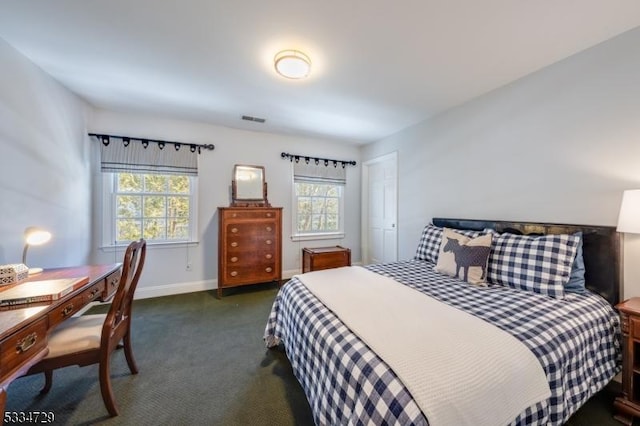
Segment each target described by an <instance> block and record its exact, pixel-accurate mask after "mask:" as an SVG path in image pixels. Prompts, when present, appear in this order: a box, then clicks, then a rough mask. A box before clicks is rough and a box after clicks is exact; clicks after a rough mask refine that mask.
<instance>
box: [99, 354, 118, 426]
mask: <svg viewBox="0 0 640 426" xmlns="http://www.w3.org/2000/svg"><path fill="white" fill-rule="evenodd" d="M110 362H111V357H110V355H107V356H105V357H103V358H102V359H101V360H100V392H101V393H102V400H103V401H104V405H105V407H106V408H107V411H108V412H109V415H110V416H111V417H115V416H117V415H118V414H119V413H118V407H117V406H116V401H115V398H114V397H113V389H111V375H110V373H109V364H110Z"/></svg>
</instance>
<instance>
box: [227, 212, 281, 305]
mask: <svg viewBox="0 0 640 426" xmlns="http://www.w3.org/2000/svg"><path fill="white" fill-rule="evenodd" d="M218 215H219V234H218V298H220V297H222V290H223V289H225V288H229V287H237V286H241V285H247V284H257V283H264V282H270V281H277V282H278V284H280V281H281V280H282V207H219V208H218Z"/></svg>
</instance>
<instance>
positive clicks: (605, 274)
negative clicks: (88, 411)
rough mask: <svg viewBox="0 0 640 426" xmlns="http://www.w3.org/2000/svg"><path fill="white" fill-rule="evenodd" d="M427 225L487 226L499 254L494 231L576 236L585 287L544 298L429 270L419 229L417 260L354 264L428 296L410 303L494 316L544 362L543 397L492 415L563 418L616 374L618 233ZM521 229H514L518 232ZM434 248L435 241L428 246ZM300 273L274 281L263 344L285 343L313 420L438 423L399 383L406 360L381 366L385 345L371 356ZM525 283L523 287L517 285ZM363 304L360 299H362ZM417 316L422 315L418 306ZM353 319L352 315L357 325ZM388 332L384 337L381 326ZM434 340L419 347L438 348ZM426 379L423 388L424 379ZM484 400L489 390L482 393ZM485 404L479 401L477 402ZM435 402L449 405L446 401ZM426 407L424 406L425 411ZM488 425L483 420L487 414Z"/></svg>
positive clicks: (451, 332) (431, 323)
mask: <svg viewBox="0 0 640 426" xmlns="http://www.w3.org/2000/svg"><path fill="white" fill-rule="evenodd" d="M428 226H429V227H433V228H434V229H440V230H442V229H445V228H449V229H453V230H465V231H460V232H463V233H464V232H469V233H470V234H469V235H472V234H473V233H475V234H474V235H486V234H491V235H493V240H492V241H493V243H492V244H493V245H492V249H491V250H492V252H491V256H498V254H496V253H497V252H498V251H499V250H498V249H497V248H496V247H497V246H498V244H497V243H496V241H498V240H497V239H498V238H504V239H505V241H510V240H509V239H514V238H523V239H524V238H529V239H536V238H540V239H542V238H556V237H560V236H562V237H564V236H567V235H569V236H575V235H579V236H580V239H581V244H582V246H581V251H582V257H583V259H584V281H585V282H586V284H585V287H586V289H585V290H584V291H580V292H572V291H568V290H567V291H566V292H564V293H563V294H562V296H561V297H557V296H555V297H550V296H549V295H548V294H540V293H538V292H535V291H527V290H526V289H523V288H513V287H510V286H508V285H500V284H489V285H487V286H477V285H471V284H469V283H467V282H463V281H461V280H460V279H459V278H454V277H451V276H448V275H444V274H441V273H438V272H435V271H434V266H435V265H436V264H435V263H434V262H432V261H429V260H425V259H423V258H421V256H420V255H419V254H420V253H421V252H424V251H425V247H426V246H428V245H429V244H431V245H433V246H438V245H439V244H440V243H439V242H436V243H434V242H433V241H431V242H429V241H427V240H428V239H425V234H426V232H427V227H425V231H424V232H423V236H422V238H421V240H420V244H419V246H418V250H417V253H416V258H414V259H411V260H406V261H399V262H393V263H387V264H376V265H366V266H365V267H363V268H361V269H363V270H366V273H369V274H370V273H375V274H374V275H376V276H380V277H385V279H391V280H393V281H394V282H395V283H396V284H398V283H400V284H401V287H402V288H403V289H404V288H406V289H410V290H408V291H410V292H411V294H418V293H415V292H416V291H417V292H419V293H421V294H423V295H426V296H428V297H425V298H423V297H414V298H415V299H428V300H429V301H430V302H432V301H433V300H435V301H437V302H436V303H438V304H439V306H440V305H443V308H446V309H449V310H451V309H453V310H456V311H458V310H459V311H462V312H464V315H465V316H468V317H473V318H475V320H476V321H477V319H480V320H481V321H480V322H481V323H482V324H484V325H485V326H486V324H491V326H490V327H491V328H492V329H496V330H499V333H503V334H508V335H509V338H511V339H513V338H515V339H514V340H517V341H518V342H519V343H518V344H519V345H521V346H523V347H526V348H527V349H528V351H527V352H528V353H529V354H533V356H534V357H535V359H537V363H536V364H537V365H538V368H540V367H541V370H542V372H543V373H542V374H543V377H544V381H545V385H546V386H548V396H546V397H545V398H543V399H540V400H537V401H536V402H535V403H531V404H530V405H527V406H525V407H522V410H520V409H518V410H519V411H516V412H517V413H518V414H517V415H514V416H513V417H510V418H509V420H508V421H504V422H503V421H502V420H501V421H500V423H502V424H527V425H529V424H534V425H547V424H552V425H560V424H563V423H565V422H566V421H567V419H568V418H569V417H570V416H571V415H572V414H573V413H574V412H575V411H576V410H577V409H578V408H580V406H582V405H583V404H584V403H585V402H586V401H587V400H588V399H589V398H590V397H591V396H593V395H594V394H595V393H597V392H598V391H599V390H601V389H602V388H603V387H604V386H605V385H606V384H607V383H608V382H609V381H610V380H611V379H612V378H613V377H614V376H615V374H617V373H618V372H619V371H620V368H621V354H620V329H619V328H620V324H619V318H618V316H617V314H616V312H615V311H614V309H613V308H612V306H613V305H615V304H616V303H617V302H618V301H619V297H620V282H621V278H620V277H621V271H620V267H621V261H620V240H619V236H618V234H617V233H616V231H615V228H613V227H601V226H582V225H558V224H543V223H524V222H504V221H476V220H460V219H444V218H435V219H433V221H432V223H431V224H430V225H428ZM520 235H521V236H522V237H516V236H520ZM498 236H502V237H498ZM571 241H573V240H571ZM427 248H428V247H427ZM438 248H440V247H435V249H438ZM433 249H434V247H431V250H433ZM421 250H422V251H421ZM554 250H555V246H554ZM576 251H577V249H575V251H573V252H572V253H573V255H572V256H573V257H572V259H573V260H572V265H571V273H572V274H573V273H574V272H575V271H574V269H575V261H577V257H576ZM521 254H522V253H520V254H519V256H520V255H521ZM525 256H528V253H525ZM558 257H561V256H560V255H558ZM491 259H492V258H491V257H490V258H489V268H488V269H489V272H491V265H492V263H495V264H498V261H497V260H495V261H494V260H491ZM495 259H498V257H496V258H495ZM509 265H511V266H509V268H507V269H508V272H509V274H512V273H513V270H515V269H518V268H519V267H520V266H518V265H516V266H513V264H512V263H509ZM351 268H357V267H351ZM340 269H346V268H340ZM494 269H495V268H494ZM321 272H322V273H325V272H326V274H327V275H326V277H327V279H329V280H332V281H333V280H334V278H333V277H336V276H337V275H330V274H332V273H338V272H341V271H331V270H329V271H320V272H313V273H311V274H315V275H314V279H316V280H321V279H322V278H323V276H322V275H319V273H321ZM345 272H346V271H345ZM494 272H495V271H494ZM360 273H363V274H364V273H365V272H360ZM305 275H306V274H303V275H301V276H296V277H293V278H292V279H291V280H290V281H289V282H288V283H287V284H286V285H284V286H283V287H282V288H281V289H280V291H279V293H278V295H277V297H276V299H275V301H274V304H273V307H272V310H271V313H270V316H269V319H268V322H267V325H266V329H265V335H264V338H265V342H266V344H267V346H268V347H276V346H282V347H284V350H285V351H286V353H287V356H288V358H289V360H290V361H291V365H292V368H293V371H294V374H295V376H296V377H297V379H298V381H299V382H300V384H301V386H302V388H303V389H304V392H305V394H306V396H307V399H308V401H309V404H310V406H311V409H312V411H313V415H314V420H315V422H316V424H318V425H327V424H332V425H333V424H354V425H358V424H402V425H408V424H416V425H420V424H422V425H427V424H432V426H435V425H437V424H442V423H443V421H442V419H446V418H447V417H446V416H444V417H440V414H438V417H436V415H435V413H437V410H435V411H434V410H433V409H432V407H431V406H426V407H425V405H424V395H420V398H418V397H417V391H416V386H415V384H411V385H409V384H408V383H409V382H408V381H407V372H406V368H405V367H406V366H400V367H398V368H396V367H393V368H392V367H390V366H389V363H388V362H386V361H388V360H390V358H389V356H388V354H387V352H383V351H379V353H377V352H376V350H374V349H373V348H377V346H375V345H373V344H372V340H371V337H370V336H366V335H361V334H360V333H361V332H360V331H359V330H357V329H356V328H355V327H354V326H353V324H354V323H353V322H352V321H354V319H353V318H350V319H348V320H347V319H345V320H344V321H347V323H348V324H349V326H347V325H346V324H345V322H344V321H343V319H342V317H341V316H340V315H344V317H345V318H347V317H348V316H349V315H346V314H348V311H349V310H350V309H349V307H348V306H347V309H346V311H345V310H344V308H338V307H334V306H333V305H330V306H332V308H331V309H330V308H327V306H325V303H323V302H322V301H321V300H320V299H322V300H324V297H325V296H323V295H321V294H319V295H316V293H313V292H312V291H310V288H313V287H312V286H311V285H310V283H309V282H307V283H305V280H306V281H309V280H308V279H307V277H305ZM510 276H511V275H510ZM572 278H573V276H572ZM400 284H398V285H400ZM524 285H525V286H526V285H528V283H526V282H525V283H524ZM320 287H322V286H320ZM356 288H357V287H356ZM403 291H405V290H403ZM347 294H348V293H347ZM361 294H362V293H361ZM350 297H352V299H351V300H350V301H349V303H351V305H352V306H353V307H354V309H355V307H356V306H357V305H358V302H359V300H358V299H359V298H358V297H355V298H353V295H352V296H350ZM390 299H391V300H390ZM366 300H368V299H366ZM386 300H387V302H385V303H387V305H386V306H387V307H389V312H391V311H392V309H391V306H393V304H394V301H395V298H389V297H387V299H386ZM361 304H366V305H368V304H369V302H368V301H367V302H366V303H361ZM347 305H348V304H347ZM332 309H333V310H332ZM340 309H342V310H340ZM372 309H373V308H372ZM334 310H335V311H336V312H334ZM400 310H402V309H400ZM358 312H359V311H358ZM386 312H387V309H383V310H382V311H380V309H378V315H375V309H374V313H373V317H376V316H377V317H385V318H386ZM434 312H439V311H437V310H434ZM370 314H372V313H371V312H370ZM420 314H421V315H423V314H424V312H421V313H420ZM358 315H359V314H358ZM394 315H395V314H394ZM351 316H352V317H353V315H351ZM420 318H422V317H420ZM361 319H362V318H360V317H358V316H357V315H356V318H355V320H356V322H357V320H361ZM364 322H367V320H364ZM384 323H385V327H386V323H389V326H390V327H396V329H395V330H401V329H402V328H403V327H405V326H406V324H407V323H406V322H405V323H404V324H405V325H402V324H400V325H393V324H392V323H393V321H391V320H390V319H389V320H388V321H386V320H385V321H384ZM377 324H382V323H381V322H378V323H377ZM422 324H424V326H423V325H422ZM482 324H480V325H481V326H482ZM448 327H450V324H449V321H440V320H439V318H433V319H432V320H428V321H424V320H421V323H420V328H422V329H432V330H436V331H437V332H438V333H445V334H444V336H457V335H458V334H459V330H457V329H448ZM389 330H393V328H391V329H389ZM386 332H387V333H388V330H387V331H386ZM447 333H448V334H447ZM391 334H396V333H391ZM397 334H401V333H397ZM383 340H384V339H383ZM434 340H435V341H438V342H442V345H443V346H446V345H444V343H445V342H448V340H449V338H448V337H445V338H443V339H434ZM464 340H466V338H465V339H464ZM365 341H366V342H367V343H365ZM410 343H411V342H408V343H407V344H410ZM376 344H377V343H376ZM439 345H440V344H429V345H426V346H431V347H432V348H437V347H438V346H439ZM395 346H396V347H397V346H402V345H397V344H396V345H395ZM411 347H412V348H413V346H411ZM430 350H433V349H430ZM412 351H413V349H412ZM436 354H437V352H436ZM508 361H509V360H507V364H509V362H508ZM514 361H515V360H514ZM519 363H520V360H518V362H512V363H510V364H514V365H515V367H514V368H516V369H517V368H518V365H519ZM538 363H539V364H538ZM476 370H479V371H480V370H484V364H483V363H482V362H479V363H478V367H477V368H476ZM523 370H524V368H523ZM424 371H426V370H424ZM400 372H401V374H400ZM455 373H456V372H454V371H442V370H440V371H439V372H438V374H439V375H440V376H442V377H449V376H451V377H458V376H456V374H455ZM516 373H517V374H512V373H510V374H509V375H510V376H514V377H513V379H514V380H515V381H516V382H517V380H518V376H517V375H518V374H520V372H519V371H517V370H516ZM414 374H415V375H416V376H418V377H419V376H420V375H421V374H423V370H422V369H420V371H417V372H415V373H414ZM424 374H426V373H424ZM523 374H524V373H523ZM429 377H433V376H429ZM523 377H528V376H523ZM412 380H415V379H413V378H412ZM417 380H418V381H420V379H417ZM456 380H458V379H456ZM526 380H528V379H525V381H526ZM423 381H425V380H424V378H423ZM426 381H427V382H428V380H426ZM527 383H528V382H527ZM460 384H461V383H457V382H456V383H454V384H453V385H451V386H452V387H454V388H455V386H456V385H460ZM426 385H427V387H428V385H429V383H427V384H426ZM491 385H493V388H492V387H491ZM508 385H509V384H505V386H508ZM464 386H466V385H464ZM483 386H485V384H484V383H481V385H480V388H482V387H483ZM486 386H487V390H489V389H495V383H490V382H489V381H487V382H486ZM409 389H411V391H410V390H409ZM505 389H507V387H505ZM487 393H491V392H487ZM414 395H416V397H414ZM461 395H463V393H461ZM436 396H437V395H436ZM487 398H491V395H489V396H487ZM503 398H504V396H503ZM447 399H449V400H455V399H456V398H447ZM459 399H461V400H462V399H464V398H459ZM494 399H495V398H494ZM506 399H509V398H506ZM506 399H504V400H506ZM454 402H455V403H456V404H457V403H459V401H454ZM471 402H473V401H471ZM494 402H495V401H494ZM503 402H504V401H503ZM498 403H500V401H498ZM466 404H467V405H461V407H469V406H473V404H470V405H469V402H468V401H467V403H466ZM482 404H485V405H486V404H488V403H487V402H486V401H482ZM486 406H490V405H486ZM456 409H458V407H457V406H456ZM460 409H462V410H464V409H468V408H460ZM443 410H444V411H445V412H446V411H447V410H449V411H451V410H450V409H448V408H445V409H443ZM454 411H455V410H454ZM487 411H488V410H487ZM425 413H431V414H432V415H433V418H431V415H427V414H425ZM466 414H467V413H460V416H461V417H460V418H461V419H464V421H463V423H468V424H472V422H474V421H475V420H474V419H477V417H474V415H476V414H478V413H471V414H472V415H471V416H467V415H466ZM478 415H480V414H478ZM430 418H431V421H430ZM436 419H437V422H436V421H435V420H436ZM487 421H488V423H487V424H489V423H491V422H493V421H495V420H487ZM444 423H447V422H444Z"/></svg>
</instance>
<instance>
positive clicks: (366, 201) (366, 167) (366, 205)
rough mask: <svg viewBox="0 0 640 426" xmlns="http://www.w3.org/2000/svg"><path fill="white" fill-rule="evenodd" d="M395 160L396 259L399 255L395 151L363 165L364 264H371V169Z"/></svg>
mask: <svg viewBox="0 0 640 426" xmlns="http://www.w3.org/2000/svg"><path fill="white" fill-rule="evenodd" d="M389 160H395V163H396V191H395V193H396V200H395V201H396V202H395V205H396V258H397V255H398V250H397V247H398V179H399V177H398V175H399V169H398V151H393V152H390V153H388V154H383V155H380V156H378V157H375V158H372V159H370V160H367V161H365V162H363V163H362V186H361V188H362V193H361V199H362V206H361V212H362V213H361V214H362V216H361V219H360V246H361V247H360V253H362V263H363V264H365V265H366V264H368V263H371V262H370V260H371V259H369V255H368V253H369V250H368V249H369V168H370V167H371V166H372V165H373V164H377V163H381V162H383V161H389Z"/></svg>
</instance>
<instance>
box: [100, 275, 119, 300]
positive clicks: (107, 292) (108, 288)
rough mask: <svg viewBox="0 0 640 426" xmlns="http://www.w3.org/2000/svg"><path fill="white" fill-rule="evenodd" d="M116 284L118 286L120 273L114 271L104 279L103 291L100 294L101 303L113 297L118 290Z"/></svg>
mask: <svg viewBox="0 0 640 426" xmlns="http://www.w3.org/2000/svg"><path fill="white" fill-rule="evenodd" d="M118 284H120V271H116V272H114V273H113V274H111V275H109V276H107V278H105V279H104V291H103V292H102V301H103V302H106V301H107V300H109V299H110V298H111V296H113V294H114V293H115V292H116V290H117V289H118Z"/></svg>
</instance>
